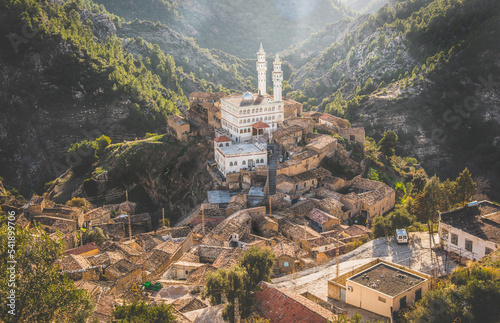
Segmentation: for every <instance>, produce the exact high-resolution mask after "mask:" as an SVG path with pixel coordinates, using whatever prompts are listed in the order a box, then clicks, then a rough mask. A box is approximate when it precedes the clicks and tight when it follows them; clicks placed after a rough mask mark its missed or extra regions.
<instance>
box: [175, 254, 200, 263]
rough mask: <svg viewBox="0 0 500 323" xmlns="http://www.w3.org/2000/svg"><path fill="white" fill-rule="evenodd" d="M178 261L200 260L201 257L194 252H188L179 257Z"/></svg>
mask: <svg viewBox="0 0 500 323" xmlns="http://www.w3.org/2000/svg"><path fill="white" fill-rule="evenodd" d="M178 261H182V262H200V257H199V256H197V255H195V254H194V253H192V252H186V253H184V254H183V255H182V257H180V258H179V260H178Z"/></svg>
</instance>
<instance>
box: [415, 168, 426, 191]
mask: <svg viewBox="0 0 500 323" xmlns="http://www.w3.org/2000/svg"><path fill="white" fill-rule="evenodd" d="M412 183H413V189H412V194H415V195H416V194H418V193H420V192H422V191H423V190H424V187H425V184H427V174H426V173H425V171H424V170H423V169H419V170H418V171H416V172H415V175H413V179H412Z"/></svg>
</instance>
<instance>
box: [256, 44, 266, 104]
mask: <svg viewBox="0 0 500 323" xmlns="http://www.w3.org/2000/svg"><path fill="white" fill-rule="evenodd" d="M266 72H267V62H266V52H264V48H263V47H262V43H260V49H259V51H258V52H257V74H258V77H257V80H258V89H259V95H262V96H264V95H266Z"/></svg>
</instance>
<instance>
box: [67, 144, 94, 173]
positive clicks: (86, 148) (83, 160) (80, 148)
mask: <svg viewBox="0 0 500 323" xmlns="http://www.w3.org/2000/svg"><path fill="white" fill-rule="evenodd" d="M96 152H97V145H96V143H95V141H89V140H84V141H80V142H77V143H74V144H72V145H71V146H70V148H69V149H68V151H67V153H66V162H67V163H68V165H70V166H71V168H72V169H73V171H74V172H75V173H79V174H82V173H85V172H86V171H88V170H89V168H90V166H91V165H92V163H94V161H96V160H97V154H96Z"/></svg>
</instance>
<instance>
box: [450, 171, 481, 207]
mask: <svg viewBox="0 0 500 323" xmlns="http://www.w3.org/2000/svg"><path fill="white" fill-rule="evenodd" d="M455 182H456V197H457V200H458V202H459V203H461V205H462V206H464V205H465V204H466V203H467V202H470V201H471V200H472V198H473V197H474V195H476V192H477V187H476V183H474V180H473V179H472V176H471V174H470V172H469V170H468V169H467V168H465V169H464V171H463V172H461V173H460V175H458V177H457V179H456V180H455Z"/></svg>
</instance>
